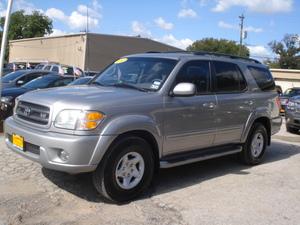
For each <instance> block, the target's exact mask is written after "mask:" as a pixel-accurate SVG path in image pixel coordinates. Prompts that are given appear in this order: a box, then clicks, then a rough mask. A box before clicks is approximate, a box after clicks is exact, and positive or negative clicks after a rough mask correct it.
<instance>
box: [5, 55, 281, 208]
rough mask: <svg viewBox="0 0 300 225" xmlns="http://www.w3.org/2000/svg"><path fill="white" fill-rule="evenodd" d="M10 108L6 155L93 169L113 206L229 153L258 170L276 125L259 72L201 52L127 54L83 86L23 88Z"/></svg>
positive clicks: (264, 75) (273, 97)
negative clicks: (159, 179)
mask: <svg viewBox="0 0 300 225" xmlns="http://www.w3.org/2000/svg"><path fill="white" fill-rule="evenodd" d="M16 104H17V105H16V108H15V114H14V116H13V117H10V118H8V119H6V121H5V125H4V127H5V137H6V144H7V146H8V147H9V148H10V149H11V150H12V151H14V152H16V153H17V154H19V155H21V156H24V157H26V158H28V159H31V160H33V161H37V162H39V163H40V164H41V165H42V166H43V167H46V168H48V169H53V170H58V171H64V172H67V173H71V174H76V173H83V172H93V183H94V186H95V188H96V189H97V190H98V192H99V193H100V194H101V195H103V196H104V197H105V198H106V199H108V200H111V201H115V202H124V201H125V202H126V201H129V200H131V199H133V198H135V197H137V196H138V195H139V194H141V193H142V192H143V191H144V190H145V189H146V188H147V187H148V186H149V184H150V183H151V180H152V178H153V175H154V174H155V173H154V171H155V170H156V169H158V168H170V167H174V166H179V165H183V164H187V163H193V162H197V161H201V160H206V159H211V158H215V157H220V156H224V155H230V154H238V156H239V157H240V159H241V160H242V161H243V162H244V163H246V164H248V165H255V164H258V163H260V162H262V160H263V157H264V155H265V151H266V147H267V146H268V145H270V143H271V135H273V134H275V133H276V132H278V131H279V129H280V126H281V122H282V118H281V116H280V115H279V107H280V101H279V98H278V95H277V92H276V90H275V83H274V80H273V78H272V75H271V73H270V71H269V69H268V68H267V67H266V66H264V65H262V64H261V63H260V62H258V61H256V60H254V59H248V58H247V59H245V58H239V57H236V56H227V55H222V54H213V53H203V52H201V53H193V52H186V53H185V52H179V53H145V54H136V55H131V56H127V57H124V58H121V59H119V60H117V61H116V62H114V63H113V64H111V65H110V66H109V67H108V68H107V69H105V70H104V71H103V72H102V73H101V74H100V75H98V76H97V77H96V78H95V79H94V80H92V81H91V83H90V84H89V85H84V86H67V87H63V88H55V89H51V90H39V91H34V92H29V93H26V94H24V95H21V96H20V97H18V98H17V100H16ZM200 194H201V193H200Z"/></svg>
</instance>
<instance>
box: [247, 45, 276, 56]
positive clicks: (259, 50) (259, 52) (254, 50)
mask: <svg viewBox="0 0 300 225" xmlns="http://www.w3.org/2000/svg"><path fill="white" fill-rule="evenodd" d="M247 48H249V51H250V56H251V57H254V58H268V57H271V56H272V53H271V52H270V51H269V50H268V49H267V48H266V47H265V46H263V45H255V46H247Z"/></svg>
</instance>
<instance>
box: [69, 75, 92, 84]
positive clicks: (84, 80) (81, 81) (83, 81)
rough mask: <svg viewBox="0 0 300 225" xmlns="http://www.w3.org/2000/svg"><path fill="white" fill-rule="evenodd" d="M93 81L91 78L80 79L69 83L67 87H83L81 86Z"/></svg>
mask: <svg viewBox="0 0 300 225" xmlns="http://www.w3.org/2000/svg"><path fill="white" fill-rule="evenodd" d="M92 79H93V77H90V76H88V77H80V78H78V79H76V80H74V81H73V82H71V83H70V84H69V85H83V84H87V83H88V82H90V81H91V80H92Z"/></svg>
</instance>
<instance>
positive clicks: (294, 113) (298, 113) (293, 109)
mask: <svg viewBox="0 0 300 225" xmlns="http://www.w3.org/2000/svg"><path fill="white" fill-rule="evenodd" d="M285 119H286V130H287V131H288V132H290V133H294V134H297V133H298V132H299V131H300V95H299V96H295V97H292V98H290V100H289V103H288V105H287V106H286V113H285Z"/></svg>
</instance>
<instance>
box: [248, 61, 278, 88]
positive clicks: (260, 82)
mask: <svg viewBox="0 0 300 225" xmlns="http://www.w3.org/2000/svg"><path fill="white" fill-rule="evenodd" d="M248 69H249V70H250V73H251V74H252V76H253V78H254V79H255V81H256V84H257V86H258V87H259V88H260V89H261V90H262V91H270V90H275V82H274V80H273V77H272V74H271V73H270V71H269V70H267V69H264V68H258V67H254V66H248Z"/></svg>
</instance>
